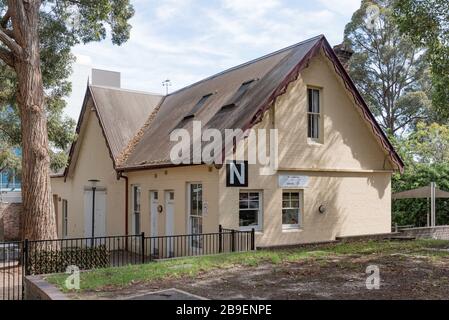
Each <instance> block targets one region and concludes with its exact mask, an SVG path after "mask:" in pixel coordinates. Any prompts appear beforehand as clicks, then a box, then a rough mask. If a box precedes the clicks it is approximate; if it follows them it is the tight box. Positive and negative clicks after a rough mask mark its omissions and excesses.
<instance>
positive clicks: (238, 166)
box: [226, 161, 248, 187]
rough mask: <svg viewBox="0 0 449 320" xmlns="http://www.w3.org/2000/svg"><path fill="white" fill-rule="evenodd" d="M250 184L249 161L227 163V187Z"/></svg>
mask: <svg viewBox="0 0 449 320" xmlns="http://www.w3.org/2000/svg"><path fill="white" fill-rule="evenodd" d="M247 186H248V161H230V162H228V163H226V187H247Z"/></svg>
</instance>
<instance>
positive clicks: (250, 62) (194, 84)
mask: <svg viewBox="0 0 449 320" xmlns="http://www.w3.org/2000/svg"><path fill="white" fill-rule="evenodd" d="M323 37H324V35H323V34H320V35H317V36H315V37H312V38H310V39H307V40H304V41H301V42H298V43H295V44H293V45H290V46H288V47H285V48H282V49H279V50H276V51H274V52H271V53H268V54H266V55H263V56H261V57H259V58H256V59H253V60H250V61H247V62H244V63H241V64H239V65H237V66H234V67H231V68H228V69H226V70H223V71H220V72H218V73H216V74H214V75H212V76H209V77H207V78H204V79H202V80H199V81H197V82H194V83H192V84H190V85H188V86H186V87H183V88H181V89H178V90H176V91H173V92H172V93H169V94H168V95H167V96H171V95H174V94H176V93H179V92H181V91H184V90H186V89H188V88H191V87H193V86H196V85H198V84H200V83H203V82H205V81H208V80H211V79H213V78H216V77H218V76H221V75H223V74H226V73H228V72H231V71H234V70H237V69H240V68H243V67H246V66H248V65H250V64H253V63H256V62H258V61H261V60H264V59H267V58H270V57H272V56H274V55H277V54H279V53H282V52H284V51H287V50H290V49H293V48H295V47H297V46H300V45H303V44H304V43H306V42H310V41H314V40H317V39H320V38H323Z"/></svg>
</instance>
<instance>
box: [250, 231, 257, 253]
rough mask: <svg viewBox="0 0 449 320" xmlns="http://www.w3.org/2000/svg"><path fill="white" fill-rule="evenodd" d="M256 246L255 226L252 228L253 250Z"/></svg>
mask: <svg viewBox="0 0 449 320" xmlns="http://www.w3.org/2000/svg"><path fill="white" fill-rule="evenodd" d="M255 248H256V232H255V230H254V228H252V229H251V250H254V249H255Z"/></svg>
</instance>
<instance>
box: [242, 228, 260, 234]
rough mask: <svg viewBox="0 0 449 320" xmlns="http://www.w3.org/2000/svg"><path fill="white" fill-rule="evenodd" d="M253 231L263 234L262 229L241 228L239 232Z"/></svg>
mask: <svg viewBox="0 0 449 320" xmlns="http://www.w3.org/2000/svg"><path fill="white" fill-rule="evenodd" d="M252 229H254V232H255V233H262V228H239V229H238V231H251V230H252Z"/></svg>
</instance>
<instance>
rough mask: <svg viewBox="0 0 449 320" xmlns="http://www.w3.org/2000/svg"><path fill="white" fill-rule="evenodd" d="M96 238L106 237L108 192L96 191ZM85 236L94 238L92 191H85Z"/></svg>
mask: <svg viewBox="0 0 449 320" xmlns="http://www.w3.org/2000/svg"><path fill="white" fill-rule="evenodd" d="M93 222H94V237H105V236H106V191H105V190H96V191H95V216H94V221H93ZM84 235H85V237H87V238H90V237H92V190H85V191H84Z"/></svg>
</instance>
